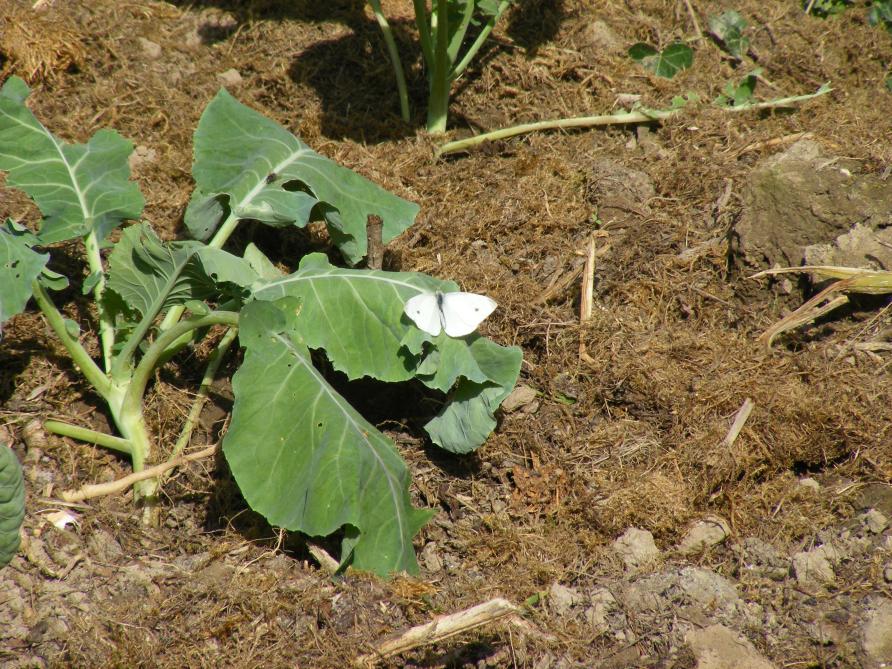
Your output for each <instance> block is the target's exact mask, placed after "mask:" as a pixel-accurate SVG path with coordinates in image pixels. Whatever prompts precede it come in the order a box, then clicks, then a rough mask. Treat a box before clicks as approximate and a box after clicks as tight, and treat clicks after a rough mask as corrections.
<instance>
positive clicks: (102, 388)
mask: <svg viewBox="0 0 892 669" xmlns="http://www.w3.org/2000/svg"><path fill="white" fill-rule="evenodd" d="M31 290H32V292H33V293H34V300H35V301H36V302H37V306H38V307H39V308H40V311H41V312H43V315H44V317H45V318H46V320H47V322H48V323H49V325H50V327H51V328H52V329H53V332H55V333H56V336H57V337H58V338H59V339H60V340H61V342H62V345H63V346H65V348H66V349H67V351H68V353H69V355H71V359H72V360H73V361H74V364H75V365H77V366H78V367H79V368H80V370H81V372H82V373H83V375H84V377H86V379H87V381H89V382H90V385H91V386H93V387H94V388H95V389H96V391H97V392H98V393H99V394H100V395H102V397H103V398H105V399H106V400H107V399H108V398H109V397H110V396H111V395H112V384H111V381H109V379H108V377H107V376H106V375H105V374H104V373H103V372H102V370H101V369H99V367H98V366H97V365H96V363H95V362H94V361H93V358H91V357H90V354H89V353H87V351H86V350H85V349H84V347H83V346H81V343H80V342H79V341H78V340H77V339H75V338H74V337H72V336H71V335H70V334H68V330H66V329H65V319H64V317H63V316H62V314H61V313H60V312H59V310H58V309H57V308H56V305H55V304H53V301H52V299H51V298H50V296H49V294H48V293H47V292H46V289H45V288H44V287H43V286H42V285H41V283H40V281H37V280H35V281H32V282H31Z"/></svg>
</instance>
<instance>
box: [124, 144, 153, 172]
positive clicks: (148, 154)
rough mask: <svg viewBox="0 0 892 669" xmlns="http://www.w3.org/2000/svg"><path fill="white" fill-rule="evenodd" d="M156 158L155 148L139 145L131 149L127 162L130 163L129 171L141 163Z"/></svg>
mask: <svg viewBox="0 0 892 669" xmlns="http://www.w3.org/2000/svg"><path fill="white" fill-rule="evenodd" d="M157 158H158V152H157V151H155V149H150V148H149V147H147V146H142V145H139V146H137V147H136V148H135V149H133V153H131V154H130V157H129V158H128V159H127V163H128V164H129V165H130V171H131V172H133V171H136V170H137V169H139V167H141V166H142V165H145V164H148V163H154V162H155V160H156V159H157Z"/></svg>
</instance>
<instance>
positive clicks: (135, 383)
mask: <svg viewBox="0 0 892 669" xmlns="http://www.w3.org/2000/svg"><path fill="white" fill-rule="evenodd" d="M210 325H228V326H230V327H237V326H238V313H236V312H234V311H212V312H211V313H209V314H208V315H207V316H203V317H201V318H196V319H194V320H189V321H183V322H182V323H177V324H176V325H174V326H173V327H172V328H170V329H169V330H167V331H166V332H162V333H161V334H160V335H159V336H158V338H157V339H156V340H155V341H153V342H152V345H151V346H149V348H148V350H146V352H145V355H143V357H142V359H141V360H140V361H139V364H138V365H137V366H136V369H135V370H133V376H132V378H131V380H130V383H129V384H128V386H127V390H126V391H125V393H124V397H123V399H122V401H121V409H120V414H121V417H122V418H124V419H132V418H133V417H134V416H142V406H143V397H144V395H145V392H146V386H148V383H149V379H151V378H152V373H153V372H154V371H155V368H156V366H157V363H158V361H159V360H160V359H161V358H162V356H163V355H164V353H165V351H166V350H167V348H168V347H169V346H170V345H171V344H172V343H173V342H175V341H176V340H177V339H179V338H180V337H181V336H183V335H185V334H188V333H189V332H190V331H192V330H197V329H199V328H204V327H208V326H210Z"/></svg>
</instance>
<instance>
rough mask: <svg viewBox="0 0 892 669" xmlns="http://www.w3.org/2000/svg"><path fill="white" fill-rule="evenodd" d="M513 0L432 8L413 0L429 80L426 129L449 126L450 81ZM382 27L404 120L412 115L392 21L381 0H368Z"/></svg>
mask: <svg viewBox="0 0 892 669" xmlns="http://www.w3.org/2000/svg"><path fill="white" fill-rule="evenodd" d="M511 2H512V0H432V5H431V7H430V9H428V7H427V2H425V0H413V3H414V9H415V26H416V27H417V29H418V36H419V41H420V43H421V54H422V57H423V58H424V64H425V69H426V72H427V81H428V107H427V130H428V132H431V133H443V132H445V131H446V118H447V114H448V111H449V94H450V91H451V89H452V84H453V83H454V82H455V80H456V79H458V78H459V77H460V76H461V75H462V73H463V72H464V71H465V69H466V68H467V67H468V64H469V63H470V62H471V61H472V60H473V59H474V56H476V55H477V52H478V51H480V48H481V47H482V46H483V44H484V42H485V41H486V38H487V37H489V34H490V33H491V32H492V30H493V28H494V27H495V25H496V23H497V22H498V20H499V18H500V17H501V16H502V14H504V13H505V11H506V10H507V9H508V7H509V6H510V5H511ZM369 4H371V6H372V11H373V12H374V14H375V18H376V19H377V21H378V25H379V26H380V27H381V31H382V34H383V35H384V41H385V43H386V44H387V51H388V55H389V56H390V62H391V65H392V66H393V70H394V73H395V76H396V83H397V89H398V91H399V97H400V110H401V113H402V116H403V120H405V121H406V122H408V121H409V102H408V100H409V96H408V92H407V90H406V81H405V75H404V73H403V66H402V62H401V60H400V57H399V52H398V51H397V48H396V43H395V42H394V40H393V35H392V33H391V29H390V25H389V24H388V22H387V18H386V17H385V15H384V11H383V9H382V8H381V2H380V0H369ZM472 27H474V28H477V30H478V32H477V35H476V37H475V38H474V40H473V41H472V42H471V43H470V45H467V46H466V44H465V41H466V37H467V36H468V34H469V29H470V28H472Z"/></svg>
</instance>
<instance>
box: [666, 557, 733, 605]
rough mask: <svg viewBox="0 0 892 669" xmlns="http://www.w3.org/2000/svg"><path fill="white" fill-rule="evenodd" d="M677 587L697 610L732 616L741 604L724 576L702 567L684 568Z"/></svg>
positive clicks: (731, 585)
mask: <svg viewBox="0 0 892 669" xmlns="http://www.w3.org/2000/svg"><path fill="white" fill-rule="evenodd" d="M678 585H679V586H680V587H681V589H682V590H683V591H684V593H685V594H686V595H687V596H688V597H689V598H690V599H691V600H692V601H693V602H696V604H697V605H698V607H699V608H701V609H707V610H722V611H727V612H728V613H730V614H733V613H734V612H736V611H737V609H738V607H739V606H740V605H741V604H742V600H741V599H740V595H738V594H737V588H736V587H734V584H733V583H732V582H731V581H729V580H728V579H727V578H725V577H724V576H721V575H720V574H716V573H715V572H714V571H711V570H709V569H704V568H702V567H685V568H684V569H682V570H681V571H680V572H679V578H678Z"/></svg>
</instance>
